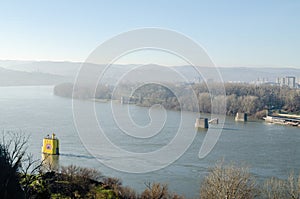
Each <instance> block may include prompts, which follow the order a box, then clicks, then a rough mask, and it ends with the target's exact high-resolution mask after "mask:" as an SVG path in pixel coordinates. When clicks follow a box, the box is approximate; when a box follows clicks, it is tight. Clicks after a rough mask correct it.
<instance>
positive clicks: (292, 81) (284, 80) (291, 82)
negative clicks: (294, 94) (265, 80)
mask: <svg viewBox="0 0 300 199" xmlns="http://www.w3.org/2000/svg"><path fill="white" fill-rule="evenodd" d="M276 83H278V84H279V85H280V86H288V87H290V88H296V77H294V76H286V77H278V78H277V81H276Z"/></svg>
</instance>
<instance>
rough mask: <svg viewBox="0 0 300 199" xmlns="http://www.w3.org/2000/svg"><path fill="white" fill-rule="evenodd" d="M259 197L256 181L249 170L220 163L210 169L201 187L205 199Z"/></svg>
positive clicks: (248, 198)
mask: <svg viewBox="0 0 300 199" xmlns="http://www.w3.org/2000/svg"><path fill="white" fill-rule="evenodd" d="M256 195H257V189H256V183H255V179H254V178H253V177H252V176H251V175H250V173H249V172H248V169H247V168H243V167H237V166H235V165H229V166H224V165H223V163H222V162H221V163H218V164H217V165H216V166H215V167H214V168H212V169H210V173H209V174H208V176H206V177H205V179H204V181H203V182H202V184H201V187H200V197H201V198H204V199H206V198H207V199H211V198H214V199H223V198H227V199H233V198H234V199H251V198H255V196H256Z"/></svg>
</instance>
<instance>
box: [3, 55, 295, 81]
mask: <svg viewBox="0 0 300 199" xmlns="http://www.w3.org/2000/svg"><path fill="white" fill-rule="evenodd" d="M90 66H91V68H93V67H104V65H95V64H90ZM135 66H137V65H113V67H111V68H110V69H109V71H108V72H107V74H106V81H107V82H108V83H110V82H115V81H116V80H117V79H118V78H119V77H120V75H122V74H124V73H125V72H128V71H130V70H131V69H132V68H134V67H135ZM158 66H159V65H154V64H149V65H145V66H144V67H142V68H141V69H139V70H140V71H139V74H141V75H146V73H147V70H150V69H151V70H156V68H159V67H160V66H159V67H158ZM0 67H2V68H1V69H0V85H1V86H7V85H53V84H58V83H61V82H73V81H74V79H75V77H76V74H77V73H78V71H79V69H80V67H81V63H79V62H52V61H6V60H0ZM172 69H174V70H176V71H178V72H179V73H181V74H183V75H184V76H185V77H187V78H188V80H190V81H194V80H199V75H198V73H197V72H196V71H195V69H194V68H193V67H192V66H174V67H172ZM219 71H220V74H221V76H222V78H223V80H224V81H225V82H229V81H232V82H253V81H257V79H258V78H259V79H261V80H262V79H265V80H269V81H273V82H274V81H275V80H276V78H277V77H284V76H295V77H296V78H298V80H299V77H300V69H297V68H267V67H261V68H258V67H219ZM201 72H203V74H206V76H205V78H206V79H214V77H215V76H216V73H215V70H213V69H211V68H209V67H201ZM166 74H167V73H163V72H162V73H161V77H160V78H164V75H166ZM200 79H201V78H200Z"/></svg>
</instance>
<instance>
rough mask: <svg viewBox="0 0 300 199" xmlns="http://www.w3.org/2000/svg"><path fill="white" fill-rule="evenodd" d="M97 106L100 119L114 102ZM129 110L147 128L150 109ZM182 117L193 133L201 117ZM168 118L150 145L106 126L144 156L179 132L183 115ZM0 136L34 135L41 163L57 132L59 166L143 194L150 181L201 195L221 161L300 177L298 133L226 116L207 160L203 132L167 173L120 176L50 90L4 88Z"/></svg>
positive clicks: (262, 173) (68, 105)
mask: <svg viewBox="0 0 300 199" xmlns="http://www.w3.org/2000/svg"><path fill="white" fill-rule="evenodd" d="M82 103H93V102H87V101H82ZM95 106H96V110H97V114H98V115H101V114H103V113H104V114H105V112H106V111H105V110H107V109H108V108H109V107H110V103H96V105H95ZM119 106H122V105H119ZM130 106H132V107H131V111H132V115H133V118H136V122H137V123H139V124H140V125H143V124H147V123H148V122H149V117H148V115H147V113H148V112H147V111H148V109H147V108H144V107H137V106H134V105H130ZM158 111H159V110H158ZM182 114H184V115H185V116H186V117H189V118H190V121H189V122H188V123H186V124H183V125H185V126H189V127H187V131H190V130H192V129H193V124H194V122H195V118H196V117H197V114H195V113H191V112H183V113H182ZM167 116H168V119H167V121H166V124H165V127H164V128H163V129H162V132H161V134H162V137H159V136H158V137H155V138H154V139H152V140H151V142H147V143H139V142H132V140H130V139H126V137H124V135H122V136H117V133H118V131H120V129H118V128H117V127H116V126H115V124H114V122H113V120H112V118H111V116H107V117H102V118H104V119H103V123H102V124H104V125H105V128H107V129H108V130H109V131H110V135H111V137H110V138H113V142H114V143H115V144H117V145H120V146H121V147H123V148H126V149H128V150H134V151H138V152H144V151H151V150H155V149H156V148H157V147H163V145H164V144H166V143H167V142H168V141H169V140H170V136H171V135H172V132H173V131H174V132H175V131H176V129H177V128H178V118H180V112H176V111H167ZM0 131H3V132H7V131H14V132H17V131H22V132H24V133H25V134H28V135H30V139H29V148H28V152H30V153H32V154H33V155H34V156H35V157H36V158H41V145H42V139H43V137H44V136H45V135H47V134H51V133H52V132H54V133H56V135H57V136H58V138H59V139H60V152H61V155H60V156H59V164H60V165H69V164H75V165H79V166H85V167H93V168H96V169H98V170H99V171H101V172H102V173H103V174H104V175H107V176H115V177H118V178H121V179H122V181H123V184H124V185H129V186H131V187H133V188H135V189H136V190H138V191H141V190H144V189H145V184H144V183H146V182H160V183H167V184H168V185H169V190H170V191H174V192H177V193H179V194H183V195H185V196H186V197H189V198H194V197H197V196H198V195H199V187H200V183H201V180H202V179H203V177H204V176H205V175H206V174H207V172H208V168H210V167H212V166H213V165H214V164H215V163H216V162H217V161H219V160H222V159H224V161H225V162H231V161H233V162H236V163H237V164H243V165H247V166H249V168H250V172H251V173H252V174H254V175H255V176H256V177H257V178H258V179H259V180H264V179H265V178H268V177H271V176H276V177H279V178H286V177H287V175H288V174H289V172H290V171H291V170H295V171H296V172H299V168H300V156H299V154H300V144H299V143H300V129H299V128H296V127H289V126H280V125H274V124H267V123H264V122H262V121H253V122H246V123H237V122H235V121H234V119H233V118H232V117H226V122H225V124H224V128H223V131H222V134H221V136H220V139H219V141H218V142H217V144H216V146H215V147H214V149H213V150H212V151H211V153H209V155H208V156H206V157H205V158H204V159H199V158H198V153H199V148H200V146H201V144H202V141H203V138H204V136H205V132H199V133H197V134H196V137H195V139H194V141H193V143H192V144H191V146H190V147H189V148H188V150H187V151H186V152H185V153H184V154H183V156H181V157H180V158H179V159H178V160H177V161H175V162H174V163H172V164H171V165H169V166H167V167H166V168H163V169H160V170H158V171H153V172H150V173H143V174H131V173H125V172H120V171H116V170H114V169H111V168H108V167H107V166H105V165H103V164H102V163H100V162H99V161H97V160H96V159H95V158H94V157H93V156H92V155H91V154H89V153H88V152H87V150H86V149H85V147H84V146H83V144H82V142H81V141H80V139H79V136H78V133H77V131H76V128H75V124H74V121H73V113H72V100H70V99H67V98H61V97H58V96H54V95H53V87H52V86H24V87H0ZM120 161H121V160H120ZM132 161H133V163H134V160H132Z"/></svg>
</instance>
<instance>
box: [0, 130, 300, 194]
mask: <svg viewBox="0 0 300 199" xmlns="http://www.w3.org/2000/svg"><path fill="white" fill-rule="evenodd" d="M7 135H8V136H7ZM26 143H27V139H26V138H25V137H24V136H23V135H22V134H19V133H17V134H12V133H6V134H5V136H4V137H3V139H2V140H1V143H0V198H1V199H23V198H24V199H27V198H35V199H38V198H41V199H47V198H48V199H50V198H53V199H54V198H65V199H73V198H87V199H104V198H111V199H112V198H119V199H178V198H184V197H183V196H180V195H178V194H176V193H171V192H170V191H169V190H168V186H167V185H165V184H160V183H145V190H144V191H143V192H141V193H137V192H136V191H135V190H133V189H132V188H130V187H127V186H123V185H122V182H121V180H120V179H118V178H111V177H105V176H103V175H102V174H101V173H100V172H99V171H97V170H95V169H90V168H82V167H78V166H75V165H70V166H67V167H61V168H60V169H59V170H57V169H54V168H53V167H51V165H47V164H45V162H43V161H42V162H41V161H38V160H33V159H32V156H30V155H26ZM178 183H180V182H178ZM199 186H200V192H199V198H204V199H224V198H227V199H244V198H245V199H252V198H265V199H281V198H286V199H299V198H300V175H299V176H298V177H296V175H295V174H294V173H291V174H290V176H289V177H288V178H287V179H278V178H274V177H273V178H271V179H267V180H266V181H265V182H263V183H258V182H257V181H256V179H255V177H254V176H253V175H252V174H251V173H250V172H249V170H248V168H247V167H241V166H237V165H234V164H229V165H226V164H224V163H223V162H219V163H217V164H216V165H215V166H214V167H212V168H211V169H209V171H208V174H207V175H206V177H205V178H204V179H203V181H202V183H201V185H199Z"/></svg>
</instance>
